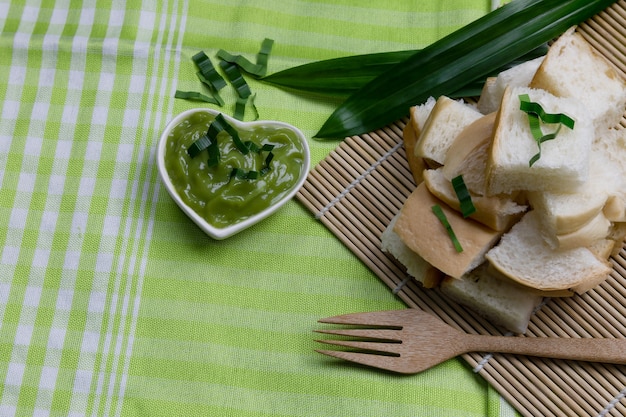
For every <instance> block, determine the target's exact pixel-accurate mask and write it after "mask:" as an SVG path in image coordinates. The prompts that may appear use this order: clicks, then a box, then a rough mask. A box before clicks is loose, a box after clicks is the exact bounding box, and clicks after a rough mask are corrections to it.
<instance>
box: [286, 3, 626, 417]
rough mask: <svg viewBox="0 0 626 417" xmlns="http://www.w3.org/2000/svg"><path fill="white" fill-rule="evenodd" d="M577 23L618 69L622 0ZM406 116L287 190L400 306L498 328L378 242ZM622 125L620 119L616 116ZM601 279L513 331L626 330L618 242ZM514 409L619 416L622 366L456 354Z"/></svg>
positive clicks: (352, 142)
mask: <svg viewBox="0 0 626 417" xmlns="http://www.w3.org/2000/svg"><path fill="white" fill-rule="evenodd" d="M578 30H579V31H580V32H581V33H582V34H583V35H584V36H585V37H586V38H587V39H588V40H589V42H590V43H591V44H592V45H593V46H594V47H595V48H596V49H597V50H598V51H599V52H600V53H601V54H603V55H604V56H606V57H607V58H608V59H609V60H610V61H611V62H612V63H613V64H614V65H615V66H616V67H617V69H618V70H619V71H620V72H622V74H623V75H625V76H626V0H621V1H619V2H617V3H615V4H614V5H613V6H611V7H610V8H608V9H607V10H606V11H604V12H602V13H600V14H598V15H597V16H596V17H594V18H592V19H590V20H589V21H587V22H585V23H583V24H581V25H580V26H579V28H578ZM407 121H408V120H407V119H403V120H399V121H397V122H395V123H393V124H391V125H389V126H387V127H385V128H383V129H380V130H377V131H375V132H372V133H369V134H364V135H360V136H353V137H348V138H345V140H344V141H343V142H342V143H341V144H340V145H339V146H338V147H337V148H336V149H335V150H334V151H332V152H331V153H330V154H329V155H328V157H327V158H326V159H324V160H323V161H322V162H320V163H319V164H318V165H317V166H316V167H315V168H314V169H313V170H312V171H311V172H310V174H309V177H308V179H307V182H306V183H305V184H304V186H303V188H302V189H301V190H300V191H299V193H298V194H297V198H298V200H299V201H300V202H302V203H303V204H304V205H305V206H306V207H307V208H308V209H309V210H310V211H311V212H312V213H313V214H315V216H316V217H317V218H318V219H319V220H320V221H321V222H322V223H323V224H324V225H325V226H326V227H328V228H329V230H331V231H332V232H333V233H334V234H335V235H336V236H337V237H338V238H339V239H340V240H341V241H342V242H343V243H344V244H345V245H346V246H347V247H348V248H349V249H350V250H351V251H352V252H354V253H355V254H356V255H357V256H358V257H359V259H360V260H361V261H362V262H364V263H365V264H366V265H367V266H368V267H369V268H370V269H371V270H372V271H374V272H375V273H376V275H377V276H378V277H379V278H380V279H381V280H382V281H383V282H384V283H385V284H387V286H389V288H390V289H391V290H392V291H393V292H394V293H396V294H397V295H398V296H399V297H400V298H401V299H402V300H403V301H404V302H405V303H406V304H407V305H408V306H410V307H413V308H421V309H423V310H426V311H429V312H431V313H433V314H435V315H437V316H439V317H440V318H441V319H443V320H444V321H446V322H447V323H449V324H451V325H452V326H455V327H457V328H458V329H462V330H463V331H466V332H468V333H479V334H502V333H501V331H500V330H499V329H497V328H495V327H494V326H492V325H491V324H489V322H487V321H485V320H483V319H481V318H478V317H474V315H473V314H472V313H471V312H469V311H468V310H465V309H464V308H463V307H461V306H459V305H457V304H455V303H454V302H452V301H451V300H448V299H447V298H446V297H445V296H444V295H442V294H441V293H440V292H439V290H436V289H428V290H425V289H423V288H422V287H421V286H420V285H419V284H418V283H416V282H415V281H414V280H412V279H409V278H408V277H407V275H406V273H405V270H404V268H403V267H402V266H401V265H400V264H398V263H397V262H396V261H395V260H394V259H393V258H392V257H390V256H388V255H386V254H385V253H383V252H382V251H381V249H380V236H381V234H382V232H383V231H384V229H385V228H386V226H387V224H388V223H389V221H390V220H391V218H392V217H393V216H394V215H395V214H396V213H397V212H398V211H399V210H400V208H401V206H402V204H403V202H404V200H405V199H406V198H407V197H408V195H409V194H410V193H411V191H412V190H413V189H414V188H415V183H414V182H413V179H412V176H411V172H410V171H409V168H408V164H407V162H406V154H405V152H404V148H403V146H402V130H403V129H404V126H405V124H406V123H407ZM622 125H623V127H626V118H625V119H623V120H622ZM612 263H613V272H612V273H611V276H610V278H609V279H608V280H606V281H605V282H604V283H602V284H601V285H600V286H598V287H597V288H595V289H593V290H591V291H589V292H587V293H586V294H584V295H581V296H574V297H571V298H561V299H556V298H555V299H551V300H548V301H547V302H546V303H545V304H544V305H543V306H542V307H541V308H540V309H539V310H538V311H537V312H536V314H535V315H534V316H533V318H532V320H531V322H530V324H529V327H528V331H527V334H526V335H525V336H523V337H546V336H550V337H626V249H624V248H623V249H622V250H621V252H620V253H619V254H618V255H617V256H615V257H614V258H612ZM463 359H465V360H466V361H467V362H468V364H469V365H470V366H471V367H472V368H473V369H474V371H475V372H478V373H479V374H480V375H481V376H482V377H483V378H485V379H486V380H487V381H488V382H489V383H490V384H491V385H492V386H493V387H495V389H496V390H498V392H499V393H500V394H501V395H502V396H503V397H504V398H506V399H507V400H508V401H509V402H510V403H511V404H512V405H513V406H514V407H515V408H516V409H517V410H518V411H519V412H520V413H521V414H522V415H524V416H555V417H557V416H558V417H561V416H623V415H626V398H625V397H626V366H617V365H605V364H597V363H579V362H572V361H559V360H549V359H540V358H529V357H520V356H514V355H503V354H493V355H491V354H490V355H486V356H485V355H481V354H475V353H474V354H466V355H463Z"/></svg>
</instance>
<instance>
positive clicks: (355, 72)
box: [260, 44, 548, 98]
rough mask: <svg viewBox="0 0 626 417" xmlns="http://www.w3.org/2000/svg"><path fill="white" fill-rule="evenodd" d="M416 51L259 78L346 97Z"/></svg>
mask: <svg viewBox="0 0 626 417" xmlns="http://www.w3.org/2000/svg"><path fill="white" fill-rule="evenodd" d="M547 51H548V46H547V44H543V45H541V46H540V47H538V48H535V49H533V50H532V51H530V52H529V53H528V54H526V55H524V56H522V57H520V58H519V59H517V60H514V61H512V62H509V63H508V64H506V65H504V66H503V67H500V68H498V69H497V70H496V71H494V72H493V74H490V75H494V76H495V75H497V74H498V73H499V72H501V71H504V70H506V69H508V68H511V67H512V66H514V65H517V64H520V63H522V62H524V61H528V60H531V59H533V58H537V57H539V56H542V55H545V54H546V53H547ZM416 52H419V50H410V51H393V52H379V53H373V54H362V55H352V56H346V57H341V58H332V59H325V60H321V61H315V62H310V63H307V64H303V65H298V66H295V67H292V68H288V69H285V70H282V71H279V72H275V73H273V74H270V75H267V76H265V77H263V78H261V79H260V80H261V81H265V82H268V83H270V84H273V85H277V86H281V87H286V88H289V89H294V90H299V91H307V92H311V93H315V94H321V95H328V96H333V97H343V98H346V97H348V96H349V95H350V94H352V93H354V92H356V91H357V90H359V89H360V88H361V87H363V86H364V85H366V84H367V83H368V82H370V81H372V80H373V79H374V78H376V77H377V76H379V75H380V74H382V73H384V72H385V71H387V70H388V69H390V68H392V67H393V66H394V65H397V64H399V63H401V62H403V61H405V60H406V59H408V58H409V57H410V56H411V55H413V54H415V53H416ZM484 83H485V77H481V78H479V79H477V80H475V81H474V82H471V83H469V84H467V85H466V86H463V88H461V89H459V90H457V91H455V92H453V93H451V94H450V96H451V97H468V96H474V95H479V94H480V92H481V89H482V86H483V84H484Z"/></svg>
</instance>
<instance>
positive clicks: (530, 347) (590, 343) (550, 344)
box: [466, 334, 626, 365]
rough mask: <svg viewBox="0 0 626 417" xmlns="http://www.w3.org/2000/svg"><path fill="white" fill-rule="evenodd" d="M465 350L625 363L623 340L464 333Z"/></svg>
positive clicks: (625, 350)
mask: <svg viewBox="0 0 626 417" xmlns="http://www.w3.org/2000/svg"><path fill="white" fill-rule="evenodd" d="M467 336H468V337H467V339H466V342H467V345H466V349H467V350H466V351H467V352H498V353H512V354H519V355H527V356H539V357H543V358H554V359H569V360H578V361H589V362H603V363H613V364H622V365H623V364H626V339H624V338H622V339H613V338H590V337H584V338H560V337H508V336H484V335H471V334H468V335H467Z"/></svg>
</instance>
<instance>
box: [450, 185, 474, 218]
mask: <svg viewBox="0 0 626 417" xmlns="http://www.w3.org/2000/svg"><path fill="white" fill-rule="evenodd" d="M452 186H453V187H454V192H455V193H456V196H457V198H458V199H459V204H460V206H461V214H462V215H463V217H469V216H470V215H472V214H473V213H475V212H476V207H474V203H473V202H472V196H471V195H470V193H469V191H468V190H467V186H466V185H465V181H463V176H462V175H459V176H458V177H454V178H452Z"/></svg>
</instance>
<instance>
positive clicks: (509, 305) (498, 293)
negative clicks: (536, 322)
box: [441, 264, 543, 334]
mask: <svg viewBox="0 0 626 417" xmlns="http://www.w3.org/2000/svg"><path fill="white" fill-rule="evenodd" d="M441 291H442V292H443V293H444V294H445V295H447V296H448V297H450V298H451V299H452V300H454V301H456V302H457V303H459V304H461V305H464V306H466V307H468V308H470V309H471V310H472V311H474V312H476V313H477V314H478V315H480V316H481V317H484V318H486V319H487V320H489V321H490V322H491V323H492V324H494V325H496V326H500V327H503V328H505V329H506V330H509V331H511V332H513V333H517V334H520V333H525V332H526V328H527V327H528V322H529V321H530V317H531V315H532V314H533V312H534V310H535V308H537V306H538V305H539V304H540V303H541V301H542V300H543V297H542V296H540V295H537V294H534V293H533V292H532V291H530V290H529V289H526V288H523V287H521V286H519V285H516V284H514V283H513V282H511V281H510V280H508V279H507V278H505V277H502V276H501V275H500V276H499V275H498V274H494V273H491V272H490V271H489V268H488V267H487V265H485V264H483V265H480V266H479V267H478V268H476V269H475V270H473V271H470V272H468V273H467V274H465V275H463V277H461V279H456V278H451V277H446V278H445V279H444V280H443V281H442V283H441Z"/></svg>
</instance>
